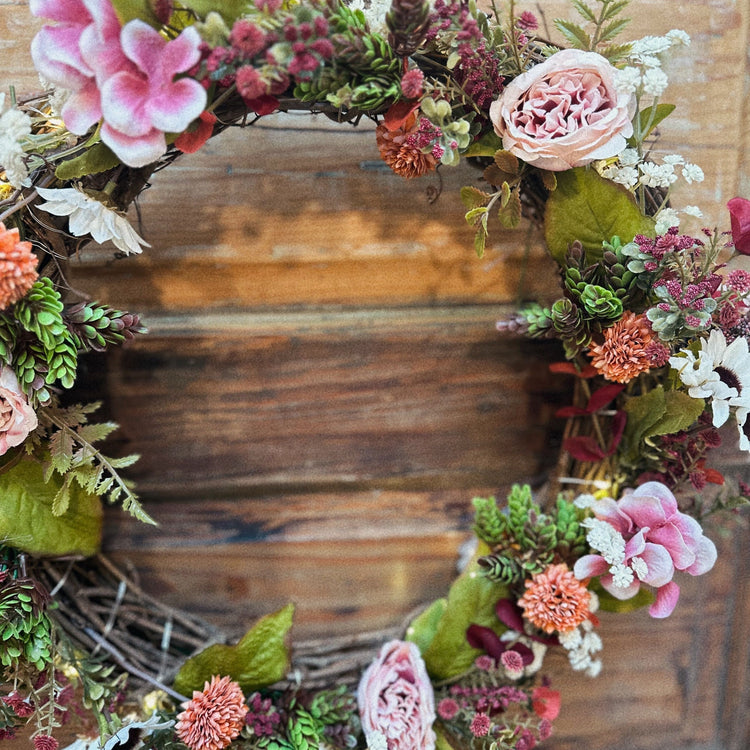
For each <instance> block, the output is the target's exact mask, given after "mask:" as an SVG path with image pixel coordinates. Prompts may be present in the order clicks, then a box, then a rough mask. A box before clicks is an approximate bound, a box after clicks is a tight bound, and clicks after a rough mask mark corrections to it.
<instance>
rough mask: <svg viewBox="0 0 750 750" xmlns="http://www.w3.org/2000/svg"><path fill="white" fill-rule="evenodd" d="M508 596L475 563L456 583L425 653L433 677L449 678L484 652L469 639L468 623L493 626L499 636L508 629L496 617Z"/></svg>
mask: <svg viewBox="0 0 750 750" xmlns="http://www.w3.org/2000/svg"><path fill="white" fill-rule="evenodd" d="M507 595H508V590H507V589H506V588H505V587H503V586H498V584H496V583H493V582H492V581H490V580H489V579H488V578H485V577H484V576H483V575H481V574H480V573H479V571H478V569H477V566H476V563H473V564H472V565H471V566H470V567H469V568H468V569H467V570H466V571H465V572H464V573H462V574H461V575H460V576H459V577H458V578H457V579H456V580H455V581H454V582H453V585H452V586H451V588H450V591H449V592H448V599H447V602H446V606H445V610H444V612H443V614H442V616H441V618H440V621H439V622H438V624H437V628H436V629H435V635H434V636H433V638H432V640H431V642H430V645H429V646H428V648H427V649H426V650H425V651H424V653H423V654H422V657H423V658H424V662H425V665H426V667H427V671H428V672H429V673H430V675H431V676H432V677H433V678H434V679H436V680H446V679H449V678H451V677H456V676H458V675H460V674H462V673H464V672H465V671H466V670H467V669H469V668H470V667H471V665H472V664H473V663H474V659H475V658H476V657H477V656H479V654H480V653H481V651H478V650H477V649H475V648H472V647H471V646H469V644H468V642H467V640H466V630H467V628H468V627H469V625H472V624H476V625H483V626H485V627H488V628H492V629H493V630H494V631H495V632H496V633H497V634H498V635H499V634H501V633H503V632H504V631H505V630H506V627H505V626H504V625H503V624H502V623H501V622H500V621H499V620H498V619H497V615H496V614H495V605H496V604H497V602H498V600H499V599H502V598H503V597H506V596H507Z"/></svg>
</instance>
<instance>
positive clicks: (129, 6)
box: [112, 0, 161, 28]
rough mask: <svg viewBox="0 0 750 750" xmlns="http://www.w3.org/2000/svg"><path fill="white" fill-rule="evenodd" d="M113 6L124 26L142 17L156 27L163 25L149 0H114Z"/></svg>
mask: <svg viewBox="0 0 750 750" xmlns="http://www.w3.org/2000/svg"><path fill="white" fill-rule="evenodd" d="M112 7H113V8H114V9H115V13H117V17H118V18H119V19H120V23H121V24H122V25H123V26H124V25H125V24H126V23H127V22H128V21H132V20H133V19H134V18H140V19H141V20H142V21H145V22H146V23H147V24H149V25H151V26H153V27H154V28H159V26H160V25H161V24H160V23H159V21H158V19H157V18H156V14H155V13H154V9H153V7H152V3H151V2H149V0H112Z"/></svg>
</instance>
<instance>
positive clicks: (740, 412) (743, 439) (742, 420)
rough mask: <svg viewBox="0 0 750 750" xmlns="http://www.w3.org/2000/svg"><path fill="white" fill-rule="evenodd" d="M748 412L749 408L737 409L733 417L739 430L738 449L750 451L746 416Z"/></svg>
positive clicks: (749, 433) (749, 435)
mask: <svg viewBox="0 0 750 750" xmlns="http://www.w3.org/2000/svg"><path fill="white" fill-rule="evenodd" d="M748 414H750V408H740V409H737V412H736V413H735V417H736V419H737V429H738V430H739V432H740V450H741V451H748V452H750V424H748V421H747V416H748Z"/></svg>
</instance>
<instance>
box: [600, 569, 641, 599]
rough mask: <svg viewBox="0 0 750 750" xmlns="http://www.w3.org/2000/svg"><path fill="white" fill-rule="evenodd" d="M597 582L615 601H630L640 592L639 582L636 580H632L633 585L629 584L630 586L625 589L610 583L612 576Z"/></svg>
mask: <svg viewBox="0 0 750 750" xmlns="http://www.w3.org/2000/svg"><path fill="white" fill-rule="evenodd" d="M599 581H600V583H601V584H602V586H603V587H604V589H605V591H608V592H609V593H610V594H612V596H614V597H615V599H621V600H625V599H632V598H633V597H634V596H635V595H636V594H637V593H638V592H639V591H640V590H641V582H640V581H639V580H638V579H637V578H635V579H634V580H633V583H631V584H630V586H626V587H625V588H623V587H621V586H615V584H614V583H613V581H612V576H611V575H609V574H607V575H605V576H602V577H601V578H600V579H599Z"/></svg>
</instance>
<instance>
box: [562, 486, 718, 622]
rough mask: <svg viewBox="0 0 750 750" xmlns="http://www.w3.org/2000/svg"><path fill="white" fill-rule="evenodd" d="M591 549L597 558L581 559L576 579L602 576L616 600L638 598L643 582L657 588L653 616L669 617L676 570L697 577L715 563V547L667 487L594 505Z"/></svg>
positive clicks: (644, 489) (640, 489) (674, 599)
mask: <svg viewBox="0 0 750 750" xmlns="http://www.w3.org/2000/svg"><path fill="white" fill-rule="evenodd" d="M593 511H594V515H595V516H596V520H595V521H593V522H592V523H591V524H590V531H589V534H588V540H589V544H590V545H591V546H592V547H593V548H594V549H597V550H599V552H601V554H593V555H585V556H584V557H582V558H580V559H579V560H578V561H577V562H576V564H575V567H574V572H575V575H576V577H578V578H580V579H584V578H592V577H595V576H601V578H600V580H601V583H602V586H604V588H605V589H606V590H607V591H609V593H611V594H612V595H613V596H615V597H617V598H618V599H629V598H630V597H632V596H635V594H636V593H638V590H639V588H640V585H641V583H645V584H647V585H649V586H653V587H654V588H655V589H656V600H655V602H654V603H653V604H652V605H651V607H650V608H649V614H651V616H652V617H668V616H669V615H670V614H671V613H672V610H673V609H674V608H675V605H676V604H677V600H678V598H679V595H680V588H679V586H678V585H677V584H676V583H675V582H674V581H673V580H672V578H673V576H674V572H675V570H681V571H684V572H686V573H689V574H690V575H694V576H697V575H701V574H702V573H706V572H707V571H709V570H711V568H712V567H713V565H714V563H715V562H716V547H715V545H714V543H713V542H712V541H711V540H710V539H708V538H707V537H705V536H704V535H703V529H702V528H701V525H700V524H699V523H698V521H696V520H695V519H694V518H692V517H691V516H688V515H686V514H685V513H682V512H681V511H680V510H679V509H678V507H677V500H676V499H675V497H674V495H673V494H672V492H671V491H670V490H669V488H668V487H666V486H665V485H663V484H661V483H660V482H646V483H645V484H643V485H641V486H640V487H638V489H636V490H634V491H632V492H628V493H626V494H625V495H624V496H623V497H622V498H621V499H620V500H618V501H615V500H613V499H611V498H605V499H604V500H599V501H597V502H596V503H595V504H594V506H593Z"/></svg>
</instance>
